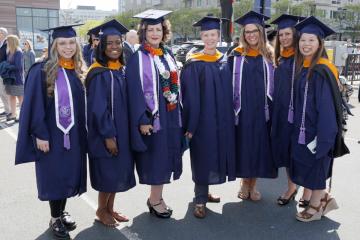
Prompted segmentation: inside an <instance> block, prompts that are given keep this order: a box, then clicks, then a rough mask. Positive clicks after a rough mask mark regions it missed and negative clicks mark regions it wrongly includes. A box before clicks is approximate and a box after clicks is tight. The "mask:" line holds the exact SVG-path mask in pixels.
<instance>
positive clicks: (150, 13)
mask: <svg viewBox="0 0 360 240" xmlns="http://www.w3.org/2000/svg"><path fill="white" fill-rule="evenodd" d="M169 13H172V11H168V10H155V9H149V10H146V11H145V12H142V13H139V14H136V15H135V16H133V17H134V18H140V19H142V21H144V22H146V23H147V24H149V25H156V24H159V23H162V22H163V21H164V20H165V18H164V17H165V16H166V15H168V14H169Z"/></svg>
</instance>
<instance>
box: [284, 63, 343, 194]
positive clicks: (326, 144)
mask: <svg viewBox="0 0 360 240" xmlns="http://www.w3.org/2000/svg"><path fill="white" fill-rule="evenodd" d="M307 73H308V68H303V69H302V71H301V74H300V76H299V78H298V79H297V83H296V88H295V93H296V99H295V115H294V130H293V133H292V137H291V147H292V153H291V161H290V171H289V172H290V177H291V180H292V181H293V182H294V183H296V184H298V185H300V186H303V187H305V188H309V189H311V190H320V189H325V188H326V179H327V178H329V177H331V172H332V164H333V158H332V157H331V154H330V152H331V150H332V148H333V146H334V143H335V138H336V134H337V131H338V127H337V122H336V113H335V107H334V101H333V96H332V93H331V88H330V85H329V83H328V80H327V79H325V76H323V75H321V74H319V72H316V71H314V72H313V74H312V77H311V78H310V79H309V80H308V81H309V87H308V96H307V103H306V114H305V127H306V131H305V134H306V135H305V136H306V138H305V144H304V145H302V144H299V143H298V138H299V132H300V125H301V117H302V111H303V104H304V92H305V84H306V75H307ZM315 137H317V146H316V153H314V154H313V153H312V152H310V150H309V149H308V148H307V144H309V143H310V142H312V141H313V140H314V138H315Z"/></svg>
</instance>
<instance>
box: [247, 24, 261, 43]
mask: <svg viewBox="0 0 360 240" xmlns="http://www.w3.org/2000/svg"><path fill="white" fill-rule="evenodd" d="M244 35H245V41H246V42H247V43H248V44H249V45H250V47H257V45H258V43H259V39H260V30H259V29H258V28H257V26H256V25H255V24H246V25H245V29H244Z"/></svg>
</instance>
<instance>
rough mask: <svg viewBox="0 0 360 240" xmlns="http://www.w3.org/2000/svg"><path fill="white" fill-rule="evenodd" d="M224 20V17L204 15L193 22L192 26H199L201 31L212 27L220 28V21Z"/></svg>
mask: <svg viewBox="0 0 360 240" xmlns="http://www.w3.org/2000/svg"><path fill="white" fill-rule="evenodd" d="M224 20H225V21H226V20H228V19H226V18H217V17H213V16H206V17H203V18H202V19H200V20H199V21H197V22H196V23H194V24H193V26H194V27H200V29H201V31H207V30H212V29H217V30H220V27H221V26H220V24H221V22H222V21H224Z"/></svg>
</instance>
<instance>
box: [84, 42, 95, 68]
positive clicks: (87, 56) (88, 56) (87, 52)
mask: <svg viewBox="0 0 360 240" xmlns="http://www.w3.org/2000/svg"><path fill="white" fill-rule="evenodd" d="M83 56H84V60H85V63H86V65H87V66H88V67H90V65H91V64H92V63H93V58H94V57H95V51H94V49H93V48H91V44H86V45H85V46H84V47H83Z"/></svg>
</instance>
